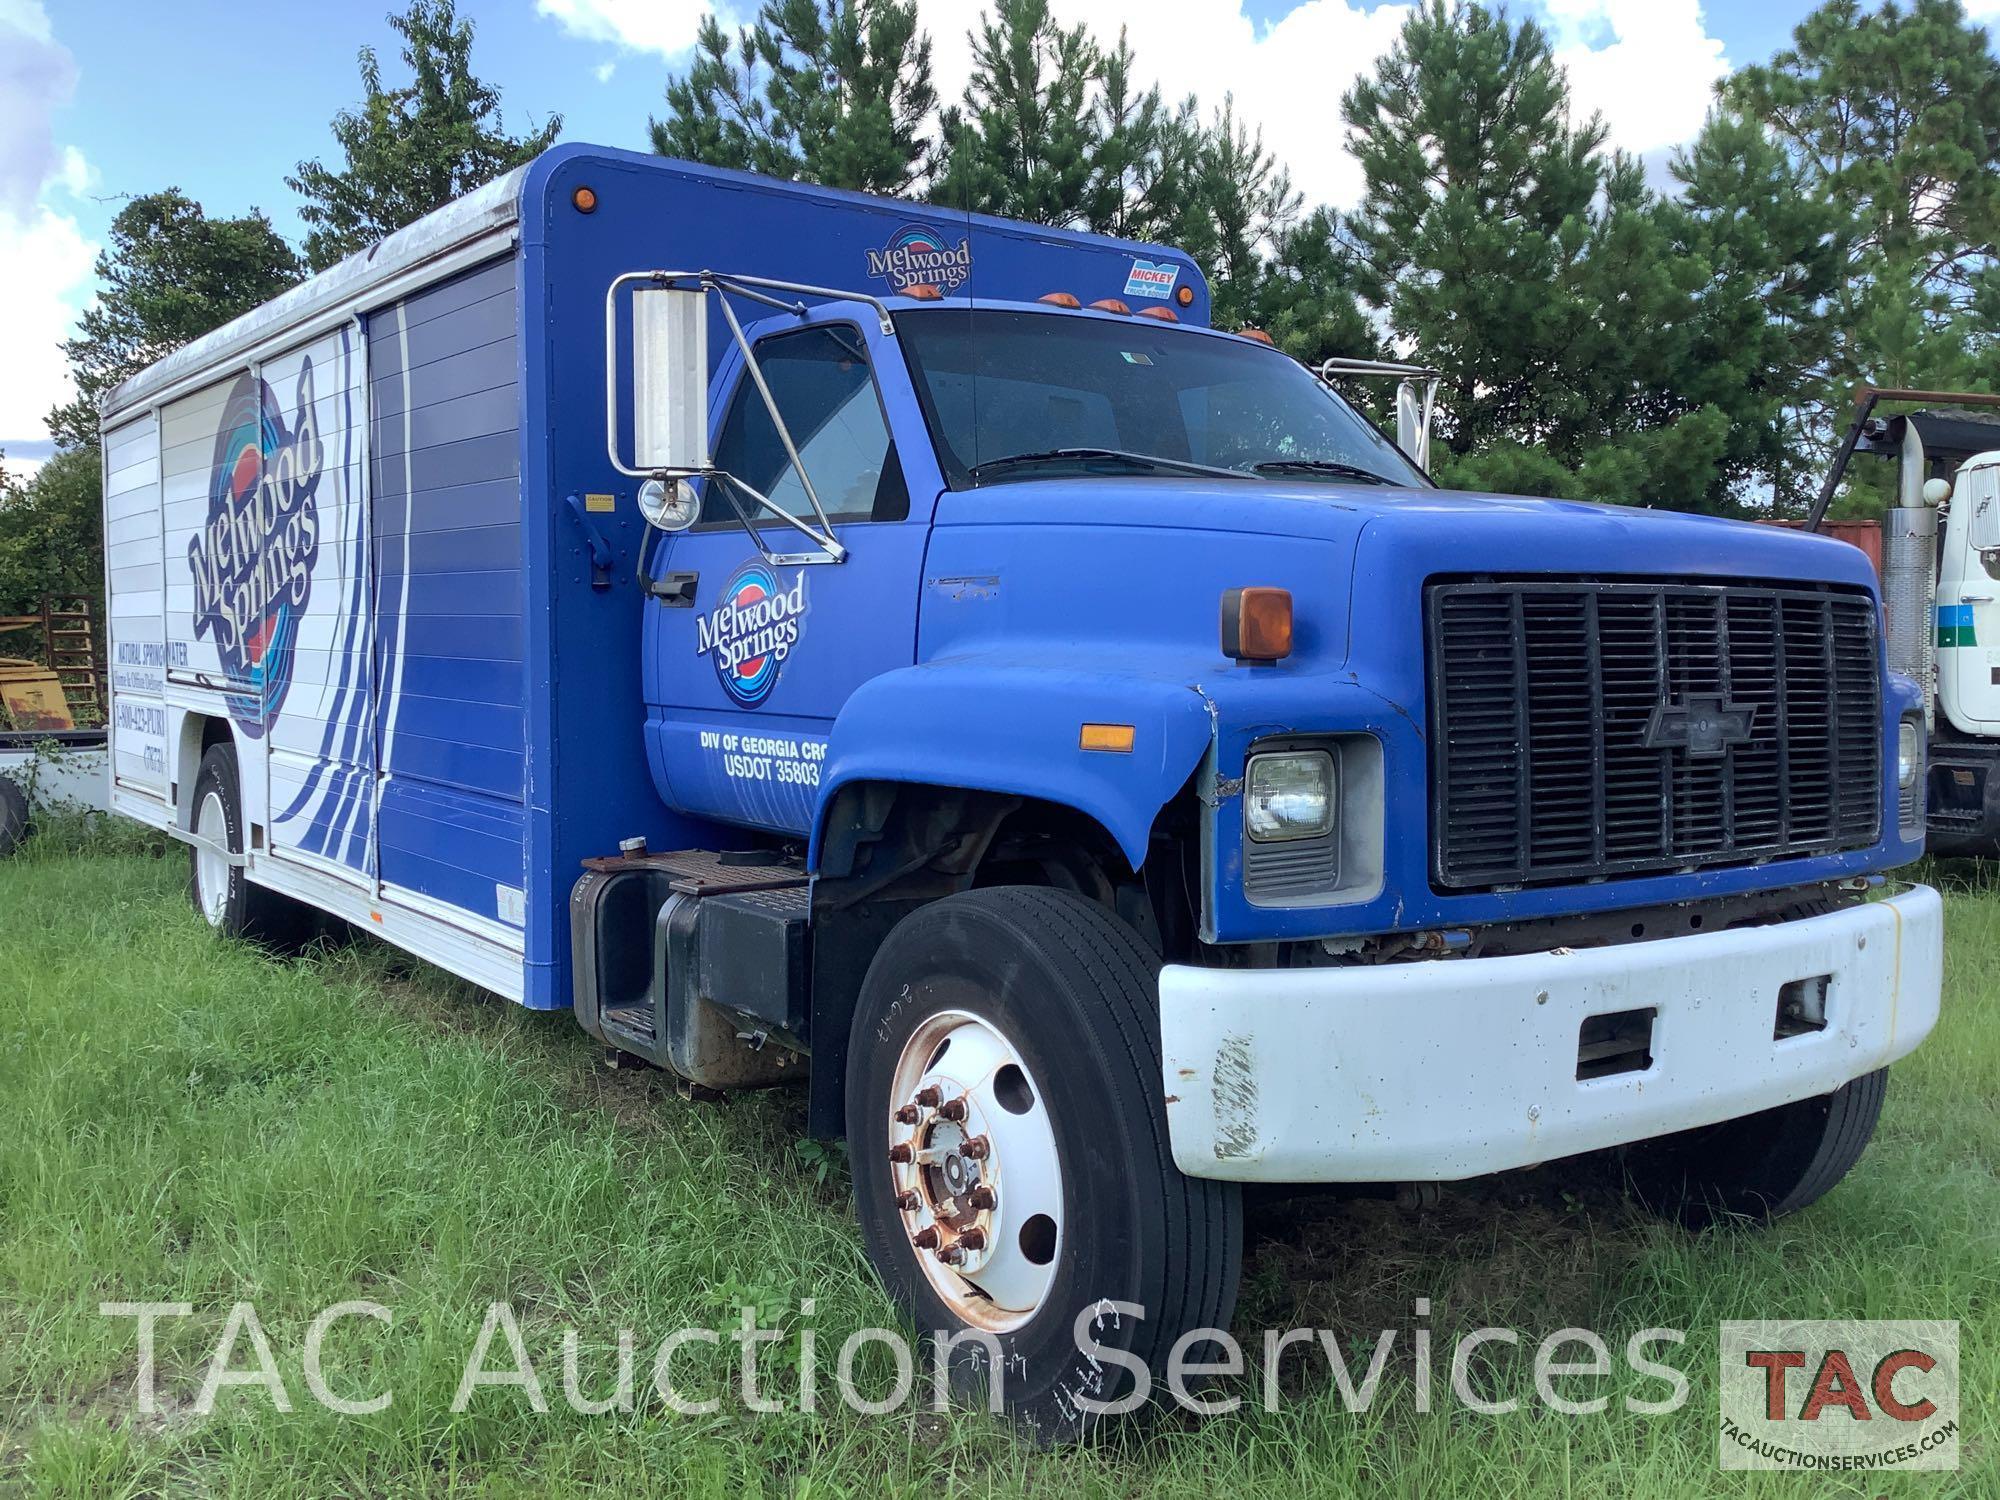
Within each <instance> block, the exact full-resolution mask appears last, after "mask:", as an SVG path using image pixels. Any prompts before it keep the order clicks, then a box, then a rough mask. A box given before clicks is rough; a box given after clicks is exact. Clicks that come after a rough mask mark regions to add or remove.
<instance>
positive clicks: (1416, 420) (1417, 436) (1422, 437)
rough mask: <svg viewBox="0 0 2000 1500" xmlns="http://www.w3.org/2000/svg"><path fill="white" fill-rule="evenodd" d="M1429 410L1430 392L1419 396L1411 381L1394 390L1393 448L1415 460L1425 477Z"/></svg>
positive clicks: (1403, 382) (1428, 439)
mask: <svg viewBox="0 0 2000 1500" xmlns="http://www.w3.org/2000/svg"><path fill="white" fill-rule="evenodd" d="M1434 388H1435V387H1433V389H1434ZM1430 408H1431V398H1430V394H1429V392H1428V391H1426V392H1423V393H1419V392H1418V390H1417V387H1416V383H1415V382H1414V381H1409V380H1405V381H1402V382H1400V383H1399V384H1398V385H1397V386H1396V446H1397V447H1398V448H1401V449H1402V450H1403V451H1404V452H1405V453H1407V454H1409V455H1410V457H1411V458H1413V459H1415V460H1416V461H1417V467H1418V468H1420V469H1422V470H1423V471H1424V472H1425V473H1426V474H1428V473H1429V472H1430V468H1431V410H1430Z"/></svg>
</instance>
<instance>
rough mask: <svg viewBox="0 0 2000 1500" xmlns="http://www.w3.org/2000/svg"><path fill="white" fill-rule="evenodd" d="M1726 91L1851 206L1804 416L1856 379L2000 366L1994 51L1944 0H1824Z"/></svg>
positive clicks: (1808, 174) (1828, 409) (1976, 374)
mask: <svg viewBox="0 0 2000 1500" xmlns="http://www.w3.org/2000/svg"><path fill="white" fill-rule="evenodd" d="M1724 96H1725V98H1726V100H1727V101H1728V102H1729V103H1730V104H1731V105H1733V106H1734V107H1736V108H1737V109H1739V110H1741V111H1742V112H1743V113H1744V114H1745V115H1747V116H1748V117H1750V118H1752V119H1755V120H1757V121H1759V122H1761V123H1762V124H1763V125H1764V126H1765V127H1766V128H1767V129H1768V130H1769V131H1770V132H1771V133H1772V135H1773V136H1774V137H1775V139H1776V141H1777V142H1778V143H1779V144H1780V145H1781V146H1782V147H1783V149H1784V151H1785V153H1786V154H1787V156H1788V157H1789V158H1790V160H1791V162H1792V164H1793V166H1794V167H1795V169H1796V171H1797V173H1798V175H1799V178H1800V180H1801V182H1802V183H1803V184H1804V186H1805V187H1806V189H1807V190H1808V191H1809V192H1811V193H1812V194H1814V195H1817V196H1819V197H1822V198H1824V199H1825V200H1827V201H1828V202H1829V203H1831V204H1832V205H1834V206H1835V207H1836V208H1838V209H1839V210H1840V211H1842V212H1843V213H1844V214H1845V215H1847V216H1848V217H1849V219H1850V222H1851V232H1849V233H1847V234H1846V235H1845V237H1844V240H1843V246H1844V251H1845V259H1844V264H1843V266H1842V274H1841V275H1840V277H1839V278H1838V281H1837V284H1836V286H1835V288H1834V289H1833V292H1832V295H1831V298H1830V301H1829V304H1828V306H1827V308H1826V309H1825V312H1824V317H1825V320H1826V324H1827V332H1828V334H1829V336H1830V338H1831V348H1830V350H1829V351H1828V353H1827V356H1826V359H1825V362H1824V368H1823V371H1822V377H1821V379H1820V381H1819V382H1818V388H1817V389H1816V391H1815V392H1814V396H1815V399H1816V404H1817V408H1818V411H1819V413H1820V415H1819V416H1818V418H1817V419H1816V420H1813V421H1811V422H1810V423H1809V426H1810V428H1811V430H1812V432H1813V434H1814V435H1815V437H1816V438H1817V439H1818V440H1819V441H1820V443H1822V444H1824V443H1825V442H1828V441H1830V440H1831V438H1832V436H1833V432H1834V430H1835V428H1836V426H1837V425H1838V421H1839V418H1840V417H1841V416H1842V415H1844V410H1843V408H1844V406H1845V402H1846V398H1847V395H1848V392H1849V389H1850V388H1851V387H1852V386H1853V385H1855V384H1856V383H1858V382H1861V381H1864V380H1873V381H1876V382H1878V383H1884V384H1891V383H1900V384H1912V385H1918V386H1931V387H1940V386H1947V385H1954V384H1963V383H1966V382H1981V383H1986V382H1991V381H1992V380H1993V379H1994V378H1995V376H1996V375H2000V370H1996V369H1995V364H1996V361H1997V360H2000V350H1996V347H1995V343H1996V329H1995V325H1994V323H1993V321H1992V319H1991V317H1990V315H1985V312H1986V309H1987V308H1988V307H1989V306H1990V304H1991V303H1992V302H1993V301H1994V300H1995V299H1996V292H2000V289H1996V288H1995V287H1994V285H1993V282H1994V278H1995V274H1996V273H1995V268H1994V260H1995V246H1996V243H2000V63H1996V61H1995V58H1994V55H1993V50H1992V46H1991V43H1990V41H1989V39H1988V35H1987V32H1986V31H1985V29H1984V28H1983V27H1980V26H1976V25H1973V24H1972V23H1971V22H1969V21H1968V20H1967V19H1966V16H1965V11H1964V9H1963V7H1962V6H1960V5H1959V4H1958V3H1957V0H1910V3H1909V4H1908V5H1902V4H1897V3H1893V0H1891V3H1885V4H1883V5H1882V6H1881V7H1880V8H1879V9H1877V10H1873V11H1864V10H1863V9H1862V8H1861V6H1860V5H1859V4H1858V3H1857V0H1828V3H1826V4H1824V5H1821V6H1820V7H1819V9H1817V10H1815V11H1814V12H1813V13H1812V14H1811V15H1809V16H1808V17H1807V18H1806V19H1805V20H1804V21H1803V22H1801V23H1800V24H1799V26H1798V28H1797V29H1796V30H1795V31H1794V32H1793V41H1792V45H1791V46H1790V47H1788V48H1786V49H1785V50H1783V51H1781V52H1779V53H1778V54H1777V55H1776V56H1775V57H1773V58H1772V59H1771V61H1770V62H1769V63H1768V64H1762V65H1756V66H1751V67H1746V68H1744V69H1742V70H1741V71H1740V72H1738V73H1736V74H1734V75H1733V76H1731V77H1730V78H1729V80H1728V81H1727V82H1726V84H1725V86H1724Z"/></svg>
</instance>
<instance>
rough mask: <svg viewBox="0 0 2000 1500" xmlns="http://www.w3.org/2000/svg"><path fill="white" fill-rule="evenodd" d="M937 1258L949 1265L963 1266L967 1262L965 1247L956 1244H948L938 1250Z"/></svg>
mask: <svg viewBox="0 0 2000 1500" xmlns="http://www.w3.org/2000/svg"><path fill="white" fill-rule="evenodd" d="M937 1258H938V1259H939V1260H941V1261H943V1262H944V1263H945V1264H946V1265H948V1266H962V1265H964V1264H965V1247H964V1246H963V1245H956V1244H953V1245H946V1246H945V1247H944V1248H943V1249H942V1250H940V1251H938V1253H937Z"/></svg>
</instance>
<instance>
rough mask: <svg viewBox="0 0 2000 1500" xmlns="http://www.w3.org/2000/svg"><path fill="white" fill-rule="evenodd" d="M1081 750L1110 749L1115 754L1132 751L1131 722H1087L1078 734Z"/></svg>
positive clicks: (1078, 744)
mask: <svg viewBox="0 0 2000 1500" xmlns="http://www.w3.org/2000/svg"><path fill="white" fill-rule="evenodd" d="M1076 746H1077V749H1079V750H1108V751H1110V752H1111V753H1112V754H1114V755H1130V754H1131V753H1132V726H1131V725H1130V724H1086V725H1084V726H1083V729H1082V731H1081V732H1080V733H1079V734H1078V735H1077V740H1076Z"/></svg>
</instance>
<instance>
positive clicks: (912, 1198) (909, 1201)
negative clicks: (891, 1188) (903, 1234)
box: [896, 1193, 920, 1214]
mask: <svg viewBox="0 0 2000 1500" xmlns="http://www.w3.org/2000/svg"><path fill="white" fill-rule="evenodd" d="M896 1207H898V1208H900V1209H901V1210H902V1211H903V1212H904V1213H906V1214H913V1213H915V1212H916V1211H917V1209H918V1208H919V1207H920V1201H919V1199H918V1198H917V1195H916V1194H915V1193H898V1194H896Z"/></svg>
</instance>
